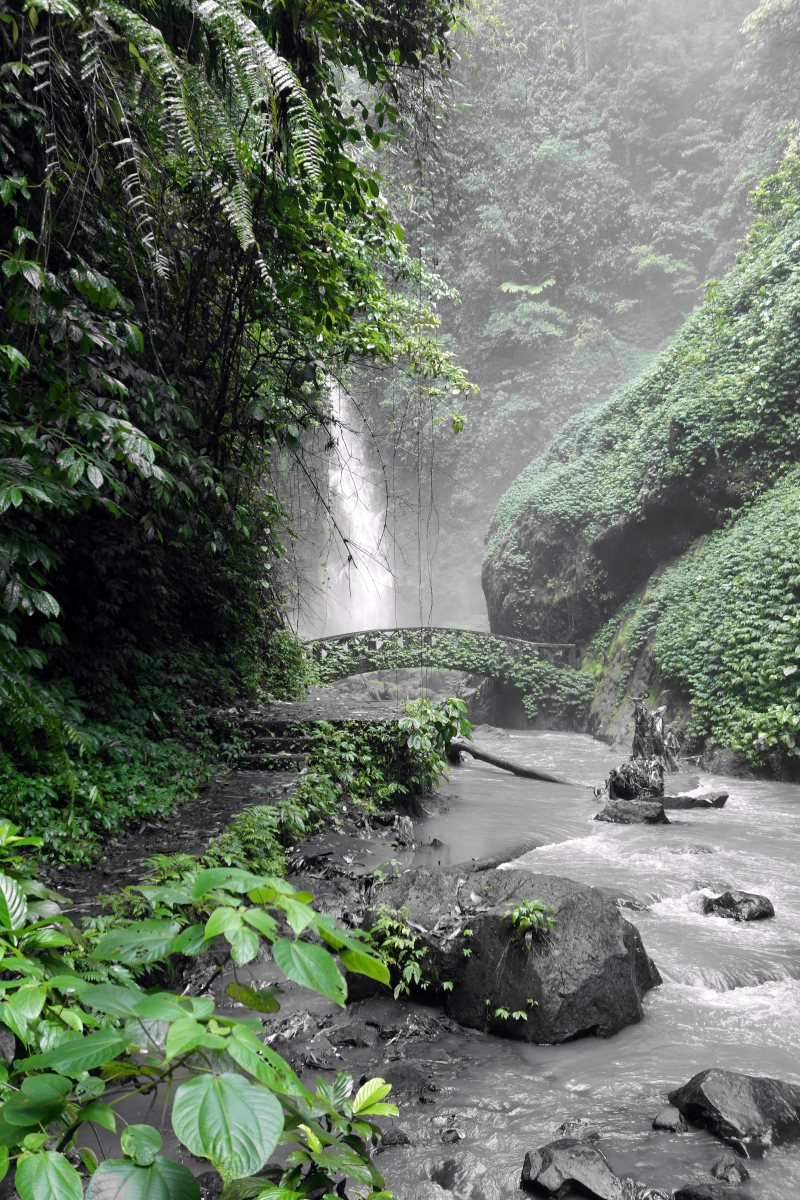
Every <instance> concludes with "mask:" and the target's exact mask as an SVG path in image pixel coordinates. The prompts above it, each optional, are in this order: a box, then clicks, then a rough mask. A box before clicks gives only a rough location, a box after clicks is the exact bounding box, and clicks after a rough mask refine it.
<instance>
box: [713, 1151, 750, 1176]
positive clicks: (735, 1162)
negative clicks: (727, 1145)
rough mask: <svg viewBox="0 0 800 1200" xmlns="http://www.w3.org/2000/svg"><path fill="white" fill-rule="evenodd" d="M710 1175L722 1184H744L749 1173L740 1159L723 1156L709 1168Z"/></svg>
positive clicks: (728, 1155) (727, 1155) (729, 1155)
mask: <svg viewBox="0 0 800 1200" xmlns="http://www.w3.org/2000/svg"><path fill="white" fill-rule="evenodd" d="M711 1174H712V1175H713V1176H714V1178H715V1179H719V1180H721V1181H722V1183H745V1182H746V1181H747V1180H748V1179H749V1178H750V1172H749V1171H748V1169H747V1167H746V1166H745V1165H744V1163H743V1162H742V1160H741V1159H740V1158H735V1157H734V1156H733V1155H732V1154H723V1156H722V1158H718V1159H717V1161H716V1162H715V1163H714V1165H713V1167H712V1168H711Z"/></svg>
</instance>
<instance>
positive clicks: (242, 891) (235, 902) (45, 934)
mask: <svg viewBox="0 0 800 1200" xmlns="http://www.w3.org/2000/svg"><path fill="white" fill-rule="evenodd" d="M35 842H36V839H26V838H20V837H19V834H18V831H17V829H16V828H15V827H14V826H11V825H8V824H6V825H3V826H0V861H1V862H2V871H0V950H2V955H3V963H4V968H5V969H4V972H3V974H4V978H3V980H2V982H0V996H1V998H0V1022H2V1023H3V1025H4V1026H5V1028H6V1029H7V1030H8V1031H10V1033H11V1034H13V1039H11V1041H9V1040H8V1039H6V1040H4V1041H2V1048H3V1051H4V1057H5V1065H3V1066H1V1067H0V1076H2V1080H1V1081H2V1085H3V1091H2V1096H1V1097H0V1105H1V1107H0V1143H1V1145H0V1172H2V1173H3V1174H5V1173H6V1172H7V1171H8V1170H9V1169H13V1170H14V1172H15V1175H14V1183H15V1187H16V1189H17V1191H18V1193H19V1195H20V1196H21V1197H22V1200H79V1198H80V1197H81V1196H82V1195H83V1194H84V1193H83V1182H82V1174H83V1176H84V1181H85V1177H86V1176H88V1177H89V1178H88V1190H87V1192H86V1195H87V1196H88V1197H90V1200H100V1197H104V1196H107V1195H109V1194H112V1193H113V1194H114V1195H118V1194H122V1193H123V1192H124V1194H125V1196H130V1197H131V1200H140V1198H141V1200H144V1197H146V1196H147V1197H150V1196H154V1195H155V1196H163V1197H170V1200H198V1198H199V1189H198V1186H197V1183H196V1181H195V1180H194V1178H193V1176H192V1175H191V1173H190V1172H189V1171H188V1169H187V1168H186V1167H184V1166H183V1165H182V1164H180V1163H177V1162H175V1161H173V1160H172V1159H169V1158H166V1157H164V1156H162V1155H160V1154H159V1150H160V1148H161V1144H162V1138H161V1135H160V1133H159V1132H158V1131H157V1130H156V1129H155V1128H153V1127H152V1126H150V1125H147V1124H144V1125H143V1124H133V1125H131V1124H128V1123H127V1121H126V1118H125V1111H126V1105H127V1102H128V1101H129V1100H130V1099H131V1098H132V1097H135V1096H141V1095H149V1094H152V1095H153V1096H154V1097H155V1096H157V1095H159V1094H165V1093H166V1094H170V1093H171V1092H173V1091H174V1098H173V1100H172V1108H171V1114H170V1119H171V1124H172V1129H173V1132H174V1133H175V1136H176V1137H177V1138H178V1140H179V1142H180V1143H181V1144H182V1145H183V1146H185V1147H186V1149H187V1150H189V1152H190V1153H192V1154H193V1155H195V1156H196V1157H201V1158H207V1159H208V1160H209V1163H210V1164H211V1165H212V1166H213V1168H214V1169H215V1170H216V1171H217V1172H218V1173H219V1175H220V1176H221V1177H222V1181H223V1193H222V1194H223V1196H228V1195H230V1196H234V1195H236V1196H242V1195H245V1194H247V1195H251V1196H261V1197H263V1198H264V1200H278V1198H279V1197H280V1200H285V1197H286V1196H287V1194H290V1195H293V1196H296V1197H298V1200H299V1198H300V1197H304V1196H308V1195H310V1194H314V1195H318V1194H319V1189H320V1188H324V1189H325V1190H326V1191H328V1192H332V1191H333V1190H334V1189H335V1190H336V1194H337V1196H346V1195H347V1194H348V1193H347V1189H348V1188H349V1187H350V1186H351V1185H353V1184H355V1185H356V1186H358V1187H359V1188H360V1189H366V1190H365V1191H364V1190H362V1191H361V1194H362V1195H367V1194H369V1195H370V1196H373V1197H377V1196H378V1195H383V1194H384V1193H383V1180H382V1179H381V1177H380V1175H379V1173H378V1171H377V1170H376V1168H375V1167H374V1165H373V1164H372V1162H371V1160H370V1156H369V1152H368V1147H369V1145H370V1143H374V1142H375V1141H376V1139H377V1137H378V1134H379V1132H380V1131H379V1129H378V1127H377V1126H376V1125H375V1124H374V1121H373V1120H372V1118H374V1117H375V1116H381V1115H396V1113H397V1110H396V1109H395V1108H394V1107H393V1106H392V1105H389V1104H386V1103H384V1098H385V1096H386V1095H387V1093H388V1092H389V1090H390V1089H389V1087H388V1085H385V1084H384V1083H383V1081H382V1080H371V1081H370V1082H368V1083H366V1084H365V1085H364V1086H363V1087H361V1089H360V1090H359V1091H358V1092H357V1093H356V1095H355V1096H352V1095H351V1093H352V1082H353V1081H352V1079H350V1078H349V1077H347V1076H342V1075H340V1076H338V1077H337V1079H336V1080H335V1082H333V1083H331V1084H324V1083H322V1082H321V1081H318V1083H317V1088H316V1092H313V1093H312V1092H311V1091H310V1090H309V1089H308V1088H306V1087H305V1086H304V1085H303V1084H302V1083H301V1082H300V1080H299V1079H298V1078H297V1076H296V1075H295V1074H294V1072H293V1071H292V1070H291V1069H290V1067H289V1066H288V1065H287V1064H286V1063H285V1062H284V1060H283V1059H282V1058H281V1057H280V1056H279V1055H278V1054H276V1053H275V1052H274V1051H273V1050H271V1049H270V1047H269V1046H268V1045H267V1044H265V1042H264V1041H262V1040H261V1037H259V1036H258V1035H259V1034H263V1028H262V1024H261V1019H260V1016H258V1015H254V1016H252V1017H249V1018H242V1019H239V1018H229V1017H224V1016H222V1015H219V1014H216V1013H215V1003H214V1000H213V999H212V998H210V997H207V996H204V997H201V998H194V997H188V996H184V995H181V996H178V995H176V994H175V993H174V992H170V991H167V990H163V989H161V988H158V987H156V988H148V989H146V990H143V989H142V988H141V987H140V986H139V985H138V984H137V983H136V982H135V981H134V978H133V975H134V974H138V975H140V976H141V973H142V972H143V971H151V970H152V969H153V965H154V964H156V963H159V962H164V961H166V960H168V959H169V957H170V955H184V956H185V955H189V956H191V955H197V954H201V953H203V952H204V951H206V950H208V949H210V948H212V947H214V948H217V949H218V948H220V946H223V947H224V952H223V954H222V961H223V962H230V963H231V964H232V969H233V971H234V974H235V970H236V967H238V966H241V965H243V964H246V963H248V962H251V961H252V960H253V959H254V958H255V956H256V954H257V953H258V949H259V939H260V938H264V939H265V940H266V941H267V943H268V944H269V945H270V947H271V950H272V954H273V956H274V959H275V963H276V965H277V966H278V968H279V969H280V970H281V971H282V972H283V973H284V975H286V976H287V978H290V979H293V980H295V981H296V982H298V983H300V984H301V985H302V986H304V987H309V988H312V989H314V990H316V991H318V992H320V993H321V994H322V995H325V996H327V997H328V998H330V999H331V1000H334V1001H335V1002H336V1003H337V1004H342V1005H343V1004H344V1000H345V997H346V992H347V989H346V984H345V981H344V978H343V976H342V974H341V972H340V970H339V968H338V967H337V965H336V962H335V959H334V957H333V955H334V954H336V955H338V958H339V961H340V962H341V964H342V966H344V967H346V968H347V970H350V971H354V972H357V973H361V974H366V975H369V976H370V977H372V978H374V979H377V980H380V981H381V982H384V983H388V981H389V972H388V970H387V968H386V967H385V965H384V964H383V962H382V961H381V960H380V959H379V958H377V957H376V956H375V955H374V953H373V951H372V950H371V948H370V946H369V944H368V942H367V941H366V935H363V934H359V933H352V932H348V931H345V930H343V929H341V928H340V927H339V926H337V924H336V923H335V922H334V921H333V920H332V919H331V918H330V917H327V916H325V915H324V914H320V913H317V912H316V911H315V910H314V909H313V908H311V907H310V904H309V901H310V900H311V899H312V897H311V896H309V895H308V894H307V893H302V892H297V891H296V890H295V889H294V888H292V887H291V885H289V884H287V883H286V882H285V881H284V880H282V879H278V878H275V877H272V876H259V875H254V874H252V873H250V872H248V871H244V870H238V869H235V868H229V867H218V868H213V869H210V870H205V871H200V872H195V873H194V874H193V875H192V874H191V873H190V874H186V875H184V876H183V878H182V880H181V881H180V882H174V883H171V884H169V885H165V886H160V887H142V888H141V889H139V890H140V891H141V893H142V894H143V895H144V896H145V898H146V899H147V900H148V902H149V903H150V904H151V906H153V907H154V911H155V913H156V915H155V916H153V917H152V918H149V919H147V920H144V921H138V922H128V923H125V922H122V923H119V924H118V925H117V926H116V927H115V926H114V925H113V923H112V926H111V927H109V928H106V930H105V931H104V932H102V933H100V934H99V935H96V936H93V937H91V938H90V940H88V941H87V939H85V938H83V937H82V936H81V934H79V933H78V931H77V930H76V929H75V927H74V926H73V925H72V924H71V923H70V922H69V921H68V920H67V919H66V918H65V917H64V915H63V913H62V912H61V907H60V902H61V897H59V896H58V895H57V894H56V893H54V892H52V891H51V890H50V889H48V888H46V887H44V885H42V884H41V883H40V882H39V881H38V880H37V879H36V877H35V875H34V874H33V872H32V870H31V868H30V867H29V866H27V865H26V863H25V861H24V860H23V859H22V856H21V854H20V851H21V850H22V849H23V848H24V847H28V846H30V845H31V844H32V843H35ZM285 933H291V935H292V936H285ZM302 935H305V936H302ZM309 935H313V936H314V939H315V940H314V941H309V940H308V937H309ZM98 975H99V977H100V978H101V979H102V978H104V977H105V979H106V982H100V983H96V982H91V980H92V978H93V977H94V978H97V977H98ZM227 992H228V994H229V995H230V996H232V997H233V998H234V999H235V1000H236V1001H237V1002H238V1003H240V1004H242V1005H244V1006H245V1007H246V1008H249V1009H250V1010H251V1012H252V1013H254V1014H271V1013H275V1012H277V1011H278V1009H279V1001H278V996H279V995H280V989H278V988H275V987H268V988H260V989H259V988H257V987H255V986H252V985H250V984H245V983H241V982H239V981H238V980H237V979H234V981H233V982H231V983H230V984H229V985H228V987H227ZM12 1043H13V1044H12ZM93 1123H94V1124H97V1125H99V1126H101V1127H102V1128H103V1129H105V1130H107V1131H109V1132H111V1133H112V1134H115V1133H118V1132H119V1133H120V1144H121V1150H122V1157H120V1158H109V1159H106V1160H105V1161H104V1162H102V1163H100V1164H98V1162H97V1159H96V1157H95V1155H94V1154H93V1152H92V1151H91V1150H87V1149H81V1150H79V1151H76V1150H75V1143H76V1137H77V1136H78V1135H79V1133H80V1132H81V1130H82V1129H83V1128H84V1127H85V1126H87V1125H91V1124H93ZM54 1129H55V1132H54ZM279 1142H282V1143H288V1144H289V1145H291V1146H292V1147H293V1149H291V1150H290V1153H289V1155H288V1159H287V1160H286V1166H285V1167H283V1168H274V1169H271V1168H269V1167H268V1166H267V1164H268V1160H269V1159H270V1157H271V1155H272V1153H273V1151H274V1150H275V1148H276V1146H277V1145H278V1143H279ZM265 1169H266V1170H265ZM255 1176H258V1178H253V1177H255ZM242 1181H246V1183H244V1184H243V1183H242ZM243 1189H244V1190H243ZM282 1189H283V1190H282Z"/></svg>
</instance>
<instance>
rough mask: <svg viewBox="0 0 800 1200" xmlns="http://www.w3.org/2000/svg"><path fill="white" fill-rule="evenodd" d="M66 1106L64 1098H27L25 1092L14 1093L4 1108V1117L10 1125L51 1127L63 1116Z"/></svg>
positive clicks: (45, 1096) (51, 1095)
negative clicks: (51, 1124) (51, 1123)
mask: <svg viewBox="0 0 800 1200" xmlns="http://www.w3.org/2000/svg"><path fill="white" fill-rule="evenodd" d="M65 1105H66V1101H65V1100H64V1097H63V1096H58V1095H53V1094H50V1095H44V1096H26V1095H25V1093H24V1092H14V1093H12V1095H11V1097H10V1098H9V1099H8V1100H7V1101H6V1103H5V1106H4V1107H3V1117H4V1118H5V1120H6V1121H7V1122H8V1124H9V1125H19V1126H23V1127H24V1126H27V1125H49V1123H50V1122H51V1121H55V1120H56V1119H57V1118H58V1117H60V1116H61V1114H62V1112H63V1111H64V1108H65Z"/></svg>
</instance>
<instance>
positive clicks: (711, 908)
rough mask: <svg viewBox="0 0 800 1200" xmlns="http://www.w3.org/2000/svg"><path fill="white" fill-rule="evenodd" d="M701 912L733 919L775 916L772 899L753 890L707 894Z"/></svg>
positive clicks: (753, 919) (750, 919)
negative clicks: (715, 894)
mask: <svg viewBox="0 0 800 1200" xmlns="http://www.w3.org/2000/svg"><path fill="white" fill-rule="evenodd" d="M703 912H704V913H713V914H714V916H716V917H730V918H731V919H732V920H734V921H762V920H763V919H764V917H774V916H775V909H774V908H773V907H772V901H771V900H770V899H769V898H768V897H767V896H759V895H757V894H756V893H755V892H723V893H722V895H721V896H709V897H708V898H707V899H705V900H704V901H703Z"/></svg>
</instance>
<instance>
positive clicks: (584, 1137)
mask: <svg viewBox="0 0 800 1200" xmlns="http://www.w3.org/2000/svg"><path fill="white" fill-rule="evenodd" d="M556 1133H557V1135H558V1137H559V1138H575V1139H576V1140H577V1141H579V1142H599V1141H600V1138H601V1137H602V1130H601V1129H600V1128H599V1127H598V1126H597V1125H590V1124H589V1122H588V1121H587V1120H586V1118H585V1117H579V1118H578V1119H577V1120H575V1121H564V1123H563V1125H559V1127H558V1129H557V1130H556Z"/></svg>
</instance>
